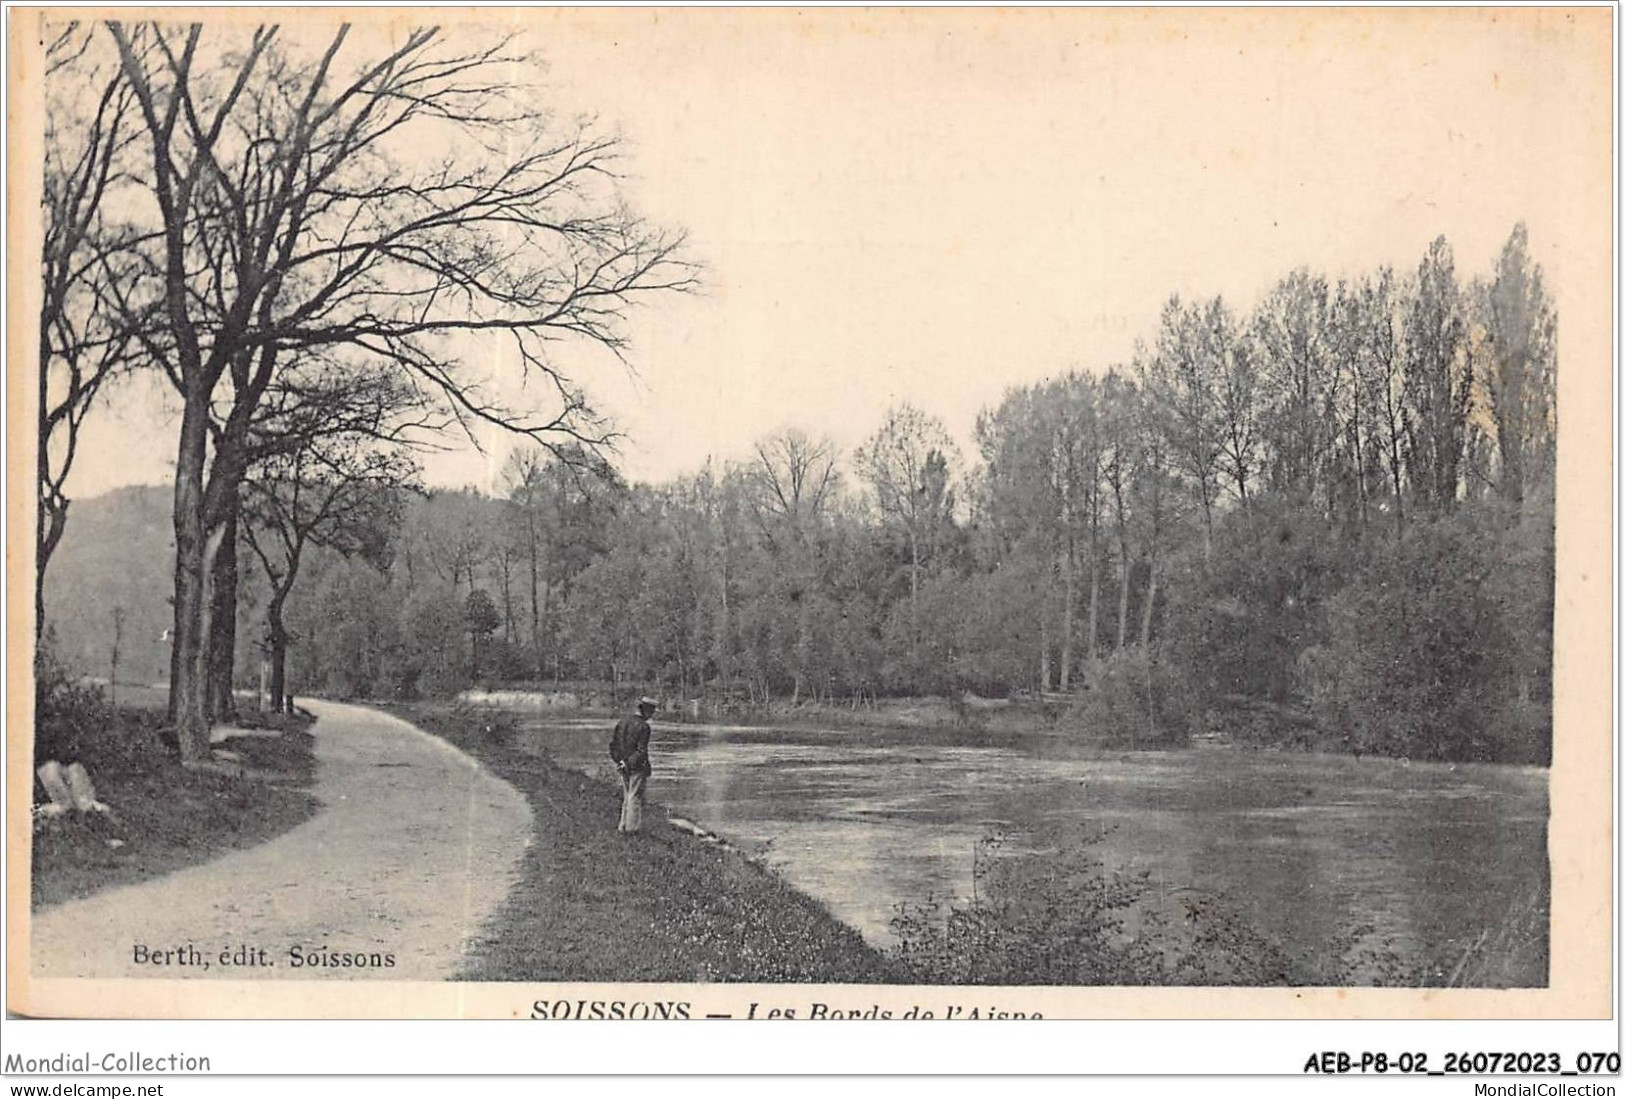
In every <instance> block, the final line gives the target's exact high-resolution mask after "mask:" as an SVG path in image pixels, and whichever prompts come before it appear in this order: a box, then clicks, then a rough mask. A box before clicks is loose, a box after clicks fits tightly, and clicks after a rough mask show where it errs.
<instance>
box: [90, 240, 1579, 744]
mask: <svg viewBox="0 0 1625 1099" xmlns="http://www.w3.org/2000/svg"><path fill="white" fill-rule="evenodd" d="M1555 327H1556V325H1555V318H1554V315H1553V313H1552V310H1551V307H1550V306H1549V304H1548V303H1547V301H1546V299H1545V297H1544V292H1543V290H1542V288H1541V279H1540V271H1539V268H1538V267H1537V266H1535V265H1534V264H1533V263H1532V262H1531V260H1530V259H1529V257H1528V254H1527V242H1526V239H1525V236H1524V232H1523V229H1522V227H1519V228H1518V229H1517V230H1515V231H1514V233H1513V235H1512V237H1511V239H1510V240H1509V241H1508V242H1507V245H1506V247H1505V249H1504V251H1503V254H1502V256H1501V258H1500V261H1499V264H1498V266H1497V269H1496V271H1495V272H1494V274H1493V276H1492V277H1491V278H1489V279H1488V280H1480V281H1474V282H1471V283H1466V284H1464V283H1462V282H1460V281H1458V279H1457V277H1456V274H1455V271H1454V268H1453V264H1452V260H1451V256H1450V250H1449V248H1448V246H1447V245H1446V244H1445V243H1444V242H1443V241H1442V240H1440V241H1437V242H1435V243H1434V245H1433V246H1432V247H1431V248H1430V249H1429V250H1428V252H1427V254H1426V255H1425V256H1424V258H1423V259H1422V261H1421V263H1420V264H1419V266H1418V267H1417V269H1416V271H1415V272H1414V274H1411V275H1408V276H1401V275H1398V274H1396V273H1394V272H1392V271H1388V270H1382V271H1379V272H1377V273H1375V274H1373V275H1370V276H1367V277H1361V278H1355V279H1346V280H1342V281H1338V282H1335V283H1333V282H1330V281H1328V280H1327V279H1326V278H1324V277H1321V276H1319V275H1315V274H1312V273H1310V272H1307V271H1301V270H1300V271H1297V272H1294V273H1292V274H1290V275H1289V276H1287V277H1286V278H1284V279H1282V280H1281V281H1280V283H1279V284H1278V285H1277V286H1275V287H1274V288H1273V289H1272V290H1270V291H1269V292H1268V293H1267V294H1266V295H1264V297H1263V299H1262V300H1261V301H1260V302H1259V303H1258V305H1257V307H1256V308H1255V309H1254V310H1253V312H1252V313H1251V314H1250V315H1247V316H1238V315H1237V314H1236V313H1235V312H1234V311H1233V310H1232V309H1231V307H1230V306H1229V304H1228V303H1226V302H1223V301H1220V300H1218V299H1214V300H1211V301H1205V302H1186V301H1182V300H1180V299H1177V298H1175V299H1171V300H1170V301H1169V302H1168V304H1167V307H1166V309H1165V310H1164V312H1163V315H1162V319H1161V324H1160V326H1159V328H1158V330H1157V331H1156V332H1155V333H1153V334H1152V336H1151V338H1150V339H1149V340H1148V341H1147V342H1146V343H1145V344H1144V345H1142V347H1141V350H1140V352H1139V353H1138V355H1137V356H1136V358H1135V360H1134V361H1133V362H1131V363H1129V364H1125V365H1118V366H1112V367H1109V368H1107V369H1105V370H1102V371H1100V372H1098V373H1082V372H1074V373H1069V374H1067V375H1064V376H1062V377H1059V378H1055V379H1052V380H1049V381H1046V382H1041V383H1037V384H1034V385H1030V386H1022V387H1017V388H1013V389H1011V390H1010V391H1008V392H1007V393H1006V394H1005V395H1004V397H1003V399H1002V400H1001V401H1000V402H999V403H998V405H997V406H996V407H993V408H990V409H988V410H987V411H986V412H985V413H984V414H983V415H982V417H981V418H980V420H979V422H978V425H977V429H976V443H977V448H978V452H979V453H978V454H977V456H976V460H973V461H970V462H966V461H965V460H963V458H962V457H961V456H960V455H959V454H958V453H957V452H956V448H955V447H954V444H953V443H952V441H951V440H950V438H949V436H948V434H947V433H946V432H945V431H944V430H943V428H942V427H941V425H940V424H938V423H937V422H936V421H935V420H934V419H932V418H931V417H930V416H929V415H927V414H926V413H925V412H923V411H921V410H918V409H915V408H912V407H909V406H900V407H899V408H896V409H894V410H892V411H891V412H890V413H888V414H887V415H886V416H885V417H884V418H883V419H882V420H881V422H880V424H879V425H878V428H877V430H876V431H875V433H874V434H873V436H872V437H870V438H869V439H868V440H867V441H866V442H865V443H864V444H863V445H862V446H860V447H859V448H857V450H856V451H855V453H853V454H852V455H850V456H843V455H842V454H840V453H839V452H838V450H837V448H836V447H835V446H834V445H833V444H832V443H830V442H829V441H828V440H824V439H817V438H811V437H808V436H807V435H804V434H802V433H800V432H797V431H794V430H790V431H785V432H782V433H780V434H778V435H775V436H773V437H770V438H767V439H764V440H762V441H761V442H760V443H759V444H758V446H757V447H756V450H755V453H754V454H753V455H752V456H751V457H750V458H749V459H748V460H743V461H736V462H732V463H727V464H723V465H708V466H707V467H706V468H704V469H702V470H700V471H698V472H697V473H694V474H692V475H689V476H686V477H682V478H679V479H677V480H675V481H672V482H669V483H666V484H660V485H642V484H639V485H628V484H626V483H625V482H624V481H623V480H622V479H621V478H620V477H619V476H618V475H617V474H616V473H615V471H614V470H613V469H612V468H611V467H610V466H609V465H608V464H606V463H605V462H604V461H603V460H602V459H601V458H600V457H598V456H597V455H595V454H594V453H592V452H590V451H589V450H587V449H586V448H581V449H565V450H562V451H560V452H558V453H556V454H548V453H546V452H542V451H535V452H530V451H526V452H522V453H517V454H516V455H515V456H514V457H513V459H512V460H511V461H510V462H509V464H508V466H507V467H506V468H505V469H504V471H503V475H502V478H501V482H500V484H499V485H497V486H496V491H494V492H491V493H486V492H481V491H478V490H475V489H465V490H459V491H447V490H438V491H434V492H430V493H428V494H425V495H412V496H408V497H405V498H404V499H402V500H401V501H400V506H399V507H394V508H386V509H380V514H387V515H391V516H396V517H397V518H395V519H393V520H392V522H391V529H390V530H388V531H387V532H385V533H386V534H387V538H385V539H383V540H382V542H381V543H380V541H379V540H378V539H374V540H373V541H374V543H375V545H374V548H373V549H372V550H371V551H369V552H368V553H366V554H364V555H351V556H343V555H342V554H341V553H340V552H338V551H337V550H335V549H333V548H331V547H327V548H323V547H320V546H317V547H313V548H312V550H311V552H310V557H309V561H308V563H307V565H306V568H305V570H304V572H302V573H301V575H300V578H299V581H298V583H297V585H295V587H294V590H293V591H292V593H291V594H290V596H289V598H288V602H287V606H286V610H285V614H286V619H287V623H288V629H289V634H290V638H291V641H290V649H289V657H288V659H289V662H290V664H289V680H290V684H289V689H290V690H291V691H292V692H293V693H295V694H301V693H306V692H336V693H340V694H345V695H352V696H375V697H414V696H419V695H425V694H443V693H446V692H450V691H454V690H457V689H459V688H462V687H465V686H468V685H470V684H472V683H474V682H475V681H482V682H487V683H491V682H509V683H513V682H532V683H541V682H545V683H549V684H551V683H556V682H561V681H572V682H573V681H582V680H586V681H591V682H593V683H597V684H605V685H609V686H610V687H611V688H612V689H615V690H618V691H621V692H623V693H624V692H626V691H631V690H638V691H644V690H652V691H659V692H663V693H664V694H666V695H667V696H668V697H671V698H677V697H683V698H698V697H704V698H707V699H711V700H719V699H726V700H735V701H743V702H746V703H756V704H761V703H763V702H767V701H769V700H777V701H781V702H804V701H807V700H818V701H821V702H825V703H841V704H850V705H858V704H861V703H863V702H865V701H867V700H871V699H874V698H876V697H880V696H886V695H930V694H946V695H951V696H955V697H960V696H963V695H964V694H965V693H966V692H969V693H971V694H975V695H981V696H999V697H1005V696H1012V695H1017V696H1020V695H1027V696H1044V698H1045V700H1046V702H1047V703H1049V710H1050V712H1051V713H1060V714H1064V717H1063V718H1062V719H1061V722H1062V727H1063V728H1066V729H1068V730H1072V731H1075V732H1076V733H1077V734H1078V735H1079V736H1085V737H1092V738H1095V739H1098V740H1100V741H1102V742H1107V743H1117V744H1122V745H1125V746H1136V745H1137V746H1145V745H1153V744H1163V743H1169V742H1177V741H1179V740H1181V739H1183V738H1185V737H1187V736H1189V735H1192V734H1211V733H1215V732H1217V733H1225V734H1228V735H1231V736H1233V737H1235V738H1238V739H1242V740H1251V741H1256V742H1263V743H1271V744H1281V743H1296V744H1302V745H1306V746H1313V747H1321V748H1336V749H1348V750H1353V751H1360V752H1373V753H1382V754H1391V755H1408V756H1412V757H1417V758H1441V759H1495V760H1516V761H1543V760H1545V759H1547V758H1548V757H1549V752H1550V725H1551V645H1552V610H1553V608H1552V591H1553V588H1552V585H1553V576H1554V556H1553V552H1554V551H1553V495H1554V493H1553V484H1554V437H1555V404H1554V379H1555ZM87 525H88V524H87ZM70 541H71V534H70ZM74 552H75V551H74V549H73V548H72V547H71V546H66V547H65V548H64V553H63V560H64V562H65V563H66V562H68V561H71V560H72V559H73V554H74ZM265 602H266V595H265V586H264V584H263V583H261V582H259V581H258V580H255V581H253V582H249V583H246V584H245V588H244V591H243V592H242V595H241V598H240V607H239V616H240V617H239V629H240V632H241V633H242V634H243V636H244V637H245V638H253V637H258V636H261V635H262V634H263V632H264V623H263V621H262V619H263V615H264V612H263V609H262V608H263V607H264V605H265ZM242 648H243V649H244V650H246V651H244V652H242V653H240V654H239V676H240V678H243V679H247V680H249V681H252V679H253V678H254V676H255V674H256V665H257V656H256V654H255V652H254V648H253V646H248V645H245V646H242Z"/></svg>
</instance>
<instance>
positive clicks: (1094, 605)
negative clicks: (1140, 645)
mask: <svg viewBox="0 0 1625 1099" xmlns="http://www.w3.org/2000/svg"><path fill="white" fill-rule="evenodd" d="M1098 636H1100V529H1099V524H1098V522H1097V521H1094V520H1091V521H1090V524H1089V628H1088V630H1087V631H1085V633H1084V637H1083V658H1084V660H1086V661H1088V662H1089V663H1090V664H1093V663H1094V661H1095V638H1097V637H1098Z"/></svg>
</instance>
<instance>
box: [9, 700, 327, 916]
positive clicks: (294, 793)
mask: <svg viewBox="0 0 1625 1099" xmlns="http://www.w3.org/2000/svg"><path fill="white" fill-rule="evenodd" d="M120 693H121V694H123V693H124V692H123V690H122V689H121V691H120ZM143 701H146V700H143ZM245 717H246V718H247V719H248V720H246V721H244V722H240V723H239V724H249V723H254V724H260V725H266V724H277V725H278V726H279V727H282V728H283V730H284V731H283V735H282V736H280V737H278V738H275V739H270V738H254V739H247V738H245V739H240V740H233V741H231V742H229V743H228V744H227V745H226V747H228V748H230V750H231V751H233V752H236V753H237V754H238V755H240V756H241V757H242V758H241V766H242V768H243V769H244V770H245V772H246V773H247V776H248V777H237V776H232V775H227V774H217V773H212V772H198V771H189V770H187V769H185V768H183V767H182V766H181V764H180V760H179V759H178V758H177V757H176V755H175V753H174V751H173V749H172V748H171V747H170V746H168V745H167V744H165V742H164V735H163V734H164V729H163V724H164V712H163V709H162V708H161V707H156V706H150V705H148V706H118V707H115V706H112V705H111V704H109V703H107V702H106V700H105V699H104V698H102V697H101V695H100V693H99V692H93V691H83V690H76V691H73V692H70V697H68V698H67V699H66V701H65V702H64V701H62V700H58V702H57V704H56V705H42V707H41V720H40V730H39V736H38V737H37V738H36V754H37V755H38V758H37V759H36V761H35V762H36V764H37V763H43V762H44V761H45V760H46V759H47V758H50V757H51V755H53V754H55V755H59V757H60V758H61V761H62V762H71V761H72V760H75V759H76V760H77V761H79V762H81V763H83V764H84V765H85V768H86V770H87V771H89V773H90V777H91V781H92V782H93V783H94V784H95V786H96V796H97V798H98V799H99V800H100V801H102V802H103V803H104V804H106V805H107V806H108V807H109V809H110V810H111V813H110V814H109V815H107V816H103V815H101V814H78V813H71V814H67V815H65V816H60V817H52V818H36V819H35V822H34V832H33V872H32V881H33V891H32V902H33V906H34V908H35V909H40V908H44V907H47V906H50V905H54V904H60V903H62V902H63V901H68V900H72V899H75V898H79V897H87V896H90V895H91V894H93V893H98V892H101V891H102V890H104V889H111V888H114V887H115V886H120V885H130V884H133V883H135V882H141V881H146V880H148V879H151V878H156V877H160V876H162V875H164V874H168V873H171V872H173V871H175V870H180V869H183V868H185V867H188V866H194V865H197V864H199V863H203V862H207V861H209V860H210V859H213V858H216V857H217V856H219V855H222V854H225V853H226V852H228V851H235V850H240V849H242V848H246V847H252V846H254V845H255V844H258V843H263V842H264V841H266V840H268V839H271V838H272V837H274V836H277V835H279V834H281V833H282V832H285V831H287V830H288V829H290V828H292V827H294V826H295V825H297V824H299V823H300V822H301V821H304V820H306V819H308V818H309V817H310V816H311V815H312V814H313V813H314V812H315V811H316V801H315V799H314V798H313V797H312V796H311V795H310V793H309V792H307V791H306V790H304V789H302V787H305V786H308V785H309V784H310V782H311V779H312V777H313V775H314V772H315V763H314V760H313V758H312V756H311V745H312V743H313V739H312V737H311V736H310V734H309V733H308V732H307V731H306V730H307V729H308V728H309V726H310V724H311V718H310V717H309V716H308V715H304V714H299V715H296V716H294V717H291V718H287V719H284V718H280V717H275V716H270V715H267V716H265V717H259V716H257V715H245ZM35 799H36V802H38V801H43V800H46V799H45V795H44V793H43V791H42V790H41V787H40V785H39V783H38V780H37V779H36V780H35Z"/></svg>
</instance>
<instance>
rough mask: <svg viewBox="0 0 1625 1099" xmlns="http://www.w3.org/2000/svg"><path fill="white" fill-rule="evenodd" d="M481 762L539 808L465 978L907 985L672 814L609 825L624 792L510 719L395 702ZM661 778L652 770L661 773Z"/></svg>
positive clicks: (775, 882)
mask: <svg viewBox="0 0 1625 1099" xmlns="http://www.w3.org/2000/svg"><path fill="white" fill-rule="evenodd" d="M392 709H394V710H395V712H397V713H399V714H400V715H401V716H402V717H404V718H406V719H407V720H409V721H412V722H413V723H414V724H416V725H418V726H419V727H420V728H423V729H426V730H428V731H429V732H431V733H434V734H436V735H437V736H440V737H442V738H443V739H445V740H447V741H449V742H450V743H452V744H454V745H456V746H457V747H458V748H460V749H462V750H463V751H465V752H467V753H469V754H470V755H472V756H474V757H476V758H478V759H479V760H481V761H482V762H483V763H484V764H485V765H486V766H487V767H489V768H490V769H491V770H492V771H494V772H495V773H496V774H498V775H500V776H501V777H502V778H504V779H506V780H507V781H508V782H510V783H512V784H513V785H514V786H515V787H517V788H518V789H519V790H520V791H521V792H522V793H523V794H524V795H525V796H526V798H528V799H529V801H530V806H531V810H532V812H533V813H534V814H535V829H536V842H535V843H534V844H533V845H532V846H531V847H530V849H529V850H528V851H527V852H526V854H525V857H524V860H523V863H522V866H521V877H520V880H519V882H518V883H517V885H516V886H515V887H514V889H513V890H512V891H511V892H510V893H509V895H508V899H507V901H506V902H505V903H504V905H503V907H502V909H501V910H500V911H499V913H498V914H497V916H496V918H495V920H494V921H493V922H492V923H491V924H490V925H489V926H487V927H486V928H485V929H484V932H483V935H482V936H481V938H480V939H479V941H478V942H477V943H476V944H475V948H474V950H473V952H472V955H471V957H470V959H469V961H468V963H467V966H466V969H465V971H464V973H463V974H462V976H463V977H465V978H467V979H469V980H484V981H526V980H528V981H695V982H726V981H750V982H823V983H870V982H894V983H906V982H907V980H908V976H907V974H906V973H905V972H904V971H903V970H902V968H901V967H900V966H899V965H898V964H897V963H895V962H893V961H891V960H889V959H887V958H886V957H884V956H883V955H881V954H880V953H879V952H877V951H875V950H874V949H872V948H871V947H869V946H868V945H867V944H866V943H865V942H864V941H863V939H862V937H861V936H860V935H859V934H858V933H857V932H856V931H854V930H852V929H851V928H849V927H847V926H846V925H844V924H842V923H840V922H839V921H838V920H836V919H835V918H834V917H833V916H831V915H830V914H829V913H828V912H827V911H826V910H825V909H824V908H823V907H822V906H821V905H820V904H819V903H818V902H817V901H815V900H813V899H812V898H810V897H808V896H806V895H804V894H802V893H798V892H797V891H795V890H794V889H792V888H790V887H789V886H788V885H786V884H785V883H784V882H783V881H782V880H780V879H779V878H778V877H776V876H774V875H773V874H772V873H770V872H769V871H767V870H765V869H763V868H762V867H761V866H759V865H757V864H756V863H754V862H751V861H749V860H747V859H746V858H744V857H743V856H742V855H740V854H738V853H737V852H734V851H730V850H725V849H722V848H719V847H717V846H715V845H713V844H708V843H706V842H704V841H703V840H701V839H699V838H697V837H695V836H693V835H691V834H689V833H687V832H683V831H681V830H679V829H676V828H673V827H672V826H671V825H669V824H667V823H666V820H665V814H664V813H663V812H661V810H660V809H659V807H658V806H656V805H655V804H654V803H652V802H651V803H650V805H649V807H648V809H649V811H648V812H647V813H646V814H645V816H644V831H643V833H642V834H641V835H638V836H631V837H628V836H621V835H619V834H617V833H616V831H615V822H616V818H617V816H618V815H619V810H620V804H619V791H618V790H617V789H616V788H615V786H613V785H612V784H610V783H607V782H603V781H600V780H597V779H592V778H589V777H587V776H586V775H583V774H581V773H579V772H576V771H570V770H565V769H563V768H560V767H557V766H555V765H553V764H552V763H551V762H550V761H548V760H547V759H545V758H543V757H539V756H537V755H534V754H531V753H528V752H522V751H519V750H518V749H516V748H515V747H513V746H512V745H511V744H510V743H508V739H509V736H510V735H511V732H512V721H513V718H512V716H511V715H503V714H500V713H497V712H494V711H489V710H478V709H473V708H470V707H467V706H459V705H454V704H437V703H420V704H411V705H400V706H395V707H392ZM657 781H658V776H657Z"/></svg>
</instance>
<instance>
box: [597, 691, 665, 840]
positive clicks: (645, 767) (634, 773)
mask: <svg viewBox="0 0 1625 1099" xmlns="http://www.w3.org/2000/svg"><path fill="white" fill-rule="evenodd" d="M659 708H660V704H659V703H658V702H656V701H655V700H654V699H652V698H650V697H649V696H648V695H644V696H643V697H642V698H640V699H638V712H637V713H636V714H634V715H632V716H630V717H623V718H621V720H620V721H618V722H616V723H615V735H614V736H612V737H610V740H609V758H610V759H612V760H614V761H615V769H616V770H617V771H619V772H620V773H621V823H620V824H619V825H617V826H616V828H615V830H616V831H617V832H623V833H626V834H628V835H631V834H632V833H635V832H637V831H638V830H639V829H641V828H642V827H643V789H644V786H645V784H647V783H648V781H649V773H650V768H649V718H650V716H651V715H652V714H653V713H654V712H655V711H656V710H658V709H659Z"/></svg>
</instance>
